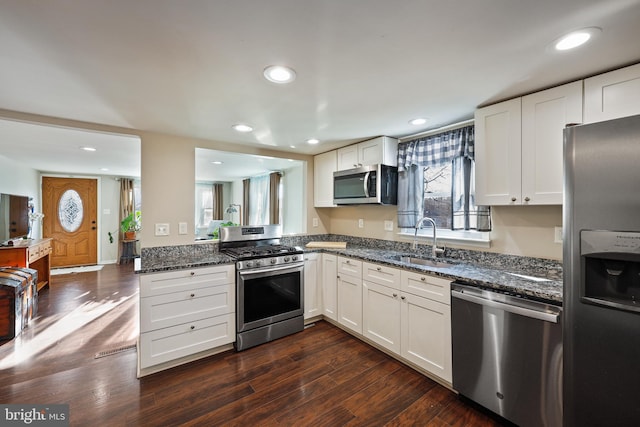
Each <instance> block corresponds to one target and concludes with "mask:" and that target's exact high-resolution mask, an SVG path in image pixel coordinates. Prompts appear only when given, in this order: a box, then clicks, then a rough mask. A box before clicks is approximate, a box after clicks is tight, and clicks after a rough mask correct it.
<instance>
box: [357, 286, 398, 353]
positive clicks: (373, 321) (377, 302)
mask: <svg viewBox="0 0 640 427" xmlns="http://www.w3.org/2000/svg"><path fill="white" fill-rule="evenodd" d="M362 289H363V293H362V306H363V313H362V317H363V320H362V326H363V330H364V334H363V335H364V336H365V337H367V338H368V339H370V340H371V341H373V342H375V343H376V344H378V345H381V346H382V347H384V348H386V349H387V350H391V351H392V352H394V353H396V354H400V349H401V346H400V340H401V330H402V327H401V322H400V311H401V310H400V309H401V307H402V305H401V303H400V301H401V299H400V295H399V294H400V292H399V291H398V290H396V289H392V288H390V287H388V286H383V285H379V284H377V283H371V282H364V283H363V285H362Z"/></svg>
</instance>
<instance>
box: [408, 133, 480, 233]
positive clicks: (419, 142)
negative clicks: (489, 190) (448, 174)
mask: <svg viewBox="0 0 640 427" xmlns="http://www.w3.org/2000/svg"><path fill="white" fill-rule="evenodd" d="M474 148H475V146H474V126H465V127H462V128H459V129H453V130H451V131H448V132H443V133H440V134H436V135H430V136H427V137H424V138H418V139H415V140H413V141H408V142H404V143H401V144H399V145H398V227H405V228H407V227H415V225H416V222H417V221H418V219H419V218H420V217H421V216H422V215H423V211H424V208H423V200H424V191H423V190H424V183H420V184H419V185H418V183H417V181H418V179H420V180H422V178H423V170H424V168H425V167H428V166H433V167H438V166H441V165H443V164H447V163H452V166H453V185H452V200H453V210H454V220H453V223H454V226H453V228H454V229H455V228H460V229H465V230H468V229H471V228H477V229H478V230H489V229H490V223H488V222H489V218H490V216H489V208H488V207H477V206H475V204H474V201H475V200H474V198H473V194H474V193H473V192H472V191H473V190H474V188H472V181H473V180H472V179H471V177H472V176H473V159H474ZM473 225H475V227H474V226H473Z"/></svg>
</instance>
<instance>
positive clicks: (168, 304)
mask: <svg viewBox="0 0 640 427" xmlns="http://www.w3.org/2000/svg"><path fill="white" fill-rule="evenodd" d="M234 340H235V267H234V266H233V265H223V266H216V267H204V268H194V269H185V270H178V271H170V272H162V273H149V274H142V275H141V276H140V339H139V353H138V375H139V376H142V375H146V374H148V373H152V372H156V371H158V370H162V369H166V368H169V367H172V366H176V365H178V364H181V363H186V362H189V361H191V360H195V359H197V358H199V357H204V356H208V355H210V354H215V353H216V352H219V351H224V350H227V349H228V348H230V344H231V343H232V342H233V341H234Z"/></svg>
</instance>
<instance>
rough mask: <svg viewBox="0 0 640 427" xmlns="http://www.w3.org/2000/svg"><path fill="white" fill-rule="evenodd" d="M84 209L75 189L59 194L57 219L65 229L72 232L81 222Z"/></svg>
mask: <svg viewBox="0 0 640 427" xmlns="http://www.w3.org/2000/svg"><path fill="white" fill-rule="evenodd" d="M83 217H84V209H83V206H82V199H81V198H80V195H79V194H78V192H77V191H75V190H67V191H65V192H64V193H62V196H60V201H59V203H58V219H59V220H60V225H61V226H62V228H64V230H65V231H67V232H69V233H73V232H74V231H76V230H77V229H78V228H80V225H81V224H82V218H83Z"/></svg>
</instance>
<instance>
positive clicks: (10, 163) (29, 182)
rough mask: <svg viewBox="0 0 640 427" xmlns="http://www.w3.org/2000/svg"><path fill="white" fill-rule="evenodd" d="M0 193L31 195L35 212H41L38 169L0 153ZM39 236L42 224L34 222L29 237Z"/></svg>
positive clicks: (35, 237)
mask: <svg viewBox="0 0 640 427" xmlns="http://www.w3.org/2000/svg"><path fill="white" fill-rule="evenodd" d="M0 193H6V194H15V195H18V196H27V197H31V198H32V199H33V204H34V209H35V212H42V203H41V200H40V174H39V173H38V171H37V170H35V169H32V168H30V167H29V166H27V165H24V164H20V163H17V162H15V161H14V160H11V159H8V158H6V157H4V156H2V155H0ZM41 236H42V226H40V225H39V224H35V225H34V230H33V233H32V234H31V237H33V238H34V239H37V238H40V237H41Z"/></svg>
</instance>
